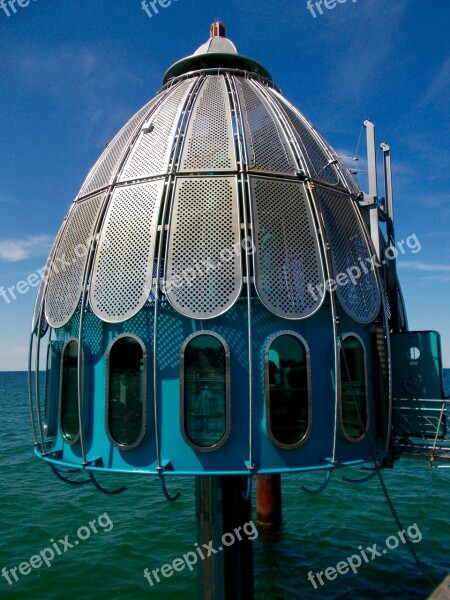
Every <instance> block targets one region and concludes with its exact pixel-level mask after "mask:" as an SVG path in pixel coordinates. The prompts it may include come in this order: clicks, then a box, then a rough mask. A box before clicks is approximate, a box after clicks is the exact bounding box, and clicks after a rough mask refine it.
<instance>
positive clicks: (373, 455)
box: [337, 321, 437, 588]
mask: <svg viewBox="0 0 450 600" xmlns="http://www.w3.org/2000/svg"><path fill="white" fill-rule="evenodd" d="M337 328H338V332H339V338H340V340H341V341H342V340H343V338H342V331H341V326H340V323H339V321H338V322H337ZM341 351H342V356H343V359H344V365H345V370H346V373H347V378H348V381H349V383H350V389H351V392H352V397H353V401H354V403H355V407H356V412H357V414H358V419H359V421H360V424H361V429H362V431H363V435H364V439H365V441H366V443H367V447H368V449H369V454H370V457H371V459H372V460H373V464H374V467H375V469H376V472H377V475H378V479H379V481H380V485H381V489H382V490H383V493H384V496H385V498H386V502H387V504H388V506H389V509H390V511H391V514H392V516H393V518H394V520H395V522H396V524H397V526H398V528H399V531H402V530H404V529H405V528H404V527H403V525H402V522H401V521H400V517H399V516H398V513H397V511H396V509H395V507H394V503H393V502H392V499H391V496H390V494H389V491H388V489H387V487H386V483H385V481H384V478H383V475H382V474H381V468H380V465H379V464H378V460H377V458H376V453H375V449H374V447H373V445H372V442H371V441H370V438H369V436H368V435H367V431H366V427H365V425H364V422H363V419H362V416H361V412H360V410H359V406H358V402H357V400H356V395H355V390H354V388H353V381H352V378H351V376H350V369H349V366H348V361H347V355H346V353H345V347H344V345H343V344H342V343H341ZM404 539H405V541H406V546H407V547H408V550H409V551H410V553H411V555H412V557H413V558H414V560H415V562H416V564H417V566H418V567H419V569H420V570H421V571H422V573H423V575H424V576H425V578H426V579H427V581H428V582H429V583H430V585H431V586H432V587H433V588H434V587H436V585H437V583H436V582H435V581H433V579H432V577H431V575H430V574H429V572H428V567H427V565H426V564H425V563H424V562H422V561H421V560H420V558H419V556H418V555H417V552H416V551H415V549H414V547H413V545H412V543H411V540H410V539H409V538H408V537H405V538H404Z"/></svg>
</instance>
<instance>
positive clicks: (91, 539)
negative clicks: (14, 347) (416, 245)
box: [0, 373, 450, 600]
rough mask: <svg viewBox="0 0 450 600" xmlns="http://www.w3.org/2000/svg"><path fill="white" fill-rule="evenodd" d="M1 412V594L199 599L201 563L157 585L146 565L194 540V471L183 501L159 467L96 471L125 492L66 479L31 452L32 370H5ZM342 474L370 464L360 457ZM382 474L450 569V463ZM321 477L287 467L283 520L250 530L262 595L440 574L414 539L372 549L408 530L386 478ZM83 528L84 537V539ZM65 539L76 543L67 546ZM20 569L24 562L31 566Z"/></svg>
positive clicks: (427, 545) (50, 598)
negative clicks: (167, 495) (158, 474)
mask: <svg viewBox="0 0 450 600" xmlns="http://www.w3.org/2000/svg"><path fill="white" fill-rule="evenodd" d="M449 379H450V376H448V379H447V380H449ZM0 415H1V427H0V468H1V472H0V473H1V474H0V484H1V499H0V507H1V512H0V514H1V525H0V569H2V568H3V567H5V568H6V570H7V573H9V578H10V580H11V581H12V584H11V585H9V583H8V581H7V579H6V578H5V577H4V576H2V577H0V598H5V599H7V600H10V599H11V600H41V599H42V600H63V599H66V598H69V597H70V598H78V599H81V600H91V599H92V600H94V599H97V600H107V599H110V598H119V599H120V598H123V599H124V600H140V599H147V598H148V599H150V600H151V599H152V598H154V599H157V600H175V599H182V600H191V599H192V600H195V598H196V597H197V596H196V594H197V580H196V577H197V571H196V568H195V567H194V568H193V570H192V571H189V570H188V569H184V570H183V571H182V572H174V574H173V575H172V576H171V577H169V578H164V577H162V578H161V582H160V583H155V584H154V585H153V587H151V586H150V584H149V583H148V581H147V580H146V579H145V578H144V574H143V572H144V569H145V568H148V569H149V570H150V571H152V570H153V569H157V568H161V566H162V565H164V564H166V563H172V562H173V560H174V559H176V558H178V557H181V556H183V554H185V553H187V552H189V551H192V550H193V547H194V543H195V542H196V522H195V499H194V481H193V478H179V479H178V478H176V479H173V478H171V479H169V481H168V487H169V490H170V492H171V493H172V494H173V493H175V492H181V498H180V499H179V500H178V502H175V503H168V502H166V501H165V500H164V498H163V495H162V493H161V491H160V487H159V483H158V481H157V480H156V479H155V478H150V477H147V478H142V477H135V476H120V477H119V476H107V475H103V476H99V479H100V481H101V483H102V484H103V485H104V486H105V487H107V488H110V489H113V488H116V487H120V486H123V485H125V486H126V487H127V490H126V491H125V492H124V493H122V494H119V495H116V496H106V495H104V494H101V493H100V492H98V491H96V490H95V489H94V487H93V486H91V485H85V486H77V487H75V486H70V485H67V484H65V483H63V482H61V481H59V480H57V479H56V477H55V476H54V475H53V474H52V473H51V471H50V468H49V467H48V466H47V465H46V464H44V463H43V462H41V461H39V460H38V459H37V458H35V456H34V454H33V450H32V448H33V440H32V437H31V427H30V424H29V416H28V407H27V376H26V374H25V373H0ZM345 474H346V475H348V476H352V477H355V478H356V477H359V476H361V473H360V472H358V470H356V469H351V470H348V469H347V470H346V471H345ZM383 476H384V479H385V481H386V485H387V487H388V489H389V491H390V494H391V497H392V500H393V502H394V505H395V507H396V509H397V511H398V513H399V516H400V519H401V521H402V523H403V526H404V527H405V529H408V527H410V528H412V527H413V526H415V529H410V531H411V532H417V531H419V532H420V537H421V539H420V541H417V542H416V543H415V544H414V545H413V546H414V549H415V550H416V552H417V554H418V555H419V557H420V559H421V560H422V561H423V562H424V563H426V565H427V566H428V568H429V571H430V574H431V576H432V578H433V579H434V580H436V582H438V581H440V580H442V579H443V578H444V577H445V576H446V575H447V574H448V572H449V571H450V527H449V516H448V515H449V496H450V469H448V470H447V469H431V468H429V466H428V464H427V462H426V461H412V460H402V461H398V462H397V463H396V464H395V467H394V469H392V470H388V469H385V470H384V471H383ZM322 481H323V474H320V473H317V474H311V475H308V476H303V475H302V476H298V475H296V476H283V484H282V485H283V488H282V489H283V527H282V530H281V532H279V533H278V534H276V535H275V536H267V535H263V534H262V533H261V534H260V535H259V537H258V538H257V539H256V540H255V541H254V542H253V544H254V559H255V585H256V598H257V600H292V599H297V598H299V599H300V598H301V599H306V600H308V599H317V600H319V599H321V598H324V599H327V600H328V599H330V600H331V599H338V598H339V599H349V600H350V599H351V600H358V599H362V600H363V599H364V600H365V599H372V598H373V599H377V600H378V599H380V598H383V599H386V600H389V599H391V598H392V599H393V598H397V599H398V598H400V599H402V600H403V599H404V600H419V599H420V600H422V599H425V598H427V597H428V595H429V593H430V592H431V589H432V588H431V585H430V584H429V582H428V581H427V580H426V578H425V577H424V575H423V574H422V572H421V571H420V570H419V569H418V567H417V565H416V564H415V562H414V560H413V559H412V557H411V554H410V553H409V552H408V550H407V548H406V545H405V544H403V543H401V541H400V543H399V545H398V547H397V548H395V549H392V550H389V551H388V552H386V553H385V554H382V553H380V554H381V555H380V556H376V557H374V558H373V560H372V555H371V553H370V551H369V550H364V549H367V548H373V547H374V544H377V546H376V548H377V549H378V550H377V552H379V551H380V550H381V549H382V548H385V547H386V546H385V540H386V539H387V538H388V537H389V536H396V538H397V539H399V536H398V527H397V525H396V523H395V521H394V519H393V517H392V515H391V513H390V510H389V508H388V506H387V503H386V501H385V498H384V496H383V493H382V491H381V489H380V484H379V481H378V480H377V478H375V479H373V480H372V481H370V482H368V483H366V484H360V485H357V484H351V483H346V482H345V481H343V480H342V472H339V473H335V474H334V475H333V478H332V480H331V483H330V485H329V486H328V488H327V489H326V491H325V492H323V493H322V494H320V495H318V496H311V495H308V494H305V493H303V492H302V490H301V485H302V484H304V485H307V486H308V487H311V488H313V487H318V486H319V485H320V483H321V482H322ZM253 501H254V499H253ZM109 522H110V523H111V525H109ZM89 523H94V529H95V530H96V533H95V532H94V529H93V528H92V526H90V525H89ZM80 528H81V529H80ZM78 531H81V532H83V537H85V538H86V539H85V540H84V541H81V540H80V541H79V544H78V545H75V544H74V543H73V542H74V539H78V538H77V532H78ZM88 534H89V535H88ZM66 536H68V537H66ZM418 537H419V536H418V535H416V540H417V539H418ZM59 540H62V541H59ZM66 540H71V546H72V547H66V544H65V541H66ZM53 544H56V545H57V548H58V549H59V552H60V553H61V554H58V552H57V550H56V547H55V546H53ZM391 544H392V545H395V542H394V541H393V538H391ZM360 547H361V548H362V551H363V552H365V553H366V556H367V558H368V562H365V560H364V559H361V562H362V565H361V566H360V567H359V568H358V569H357V573H356V574H354V573H352V571H350V572H349V573H346V574H342V575H339V574H338V575H337V576H336V578H335V579H334V580H332V581H329V580H328V579H326V578H324V576H322V580H323V582H324V584H323V585H321V584H320V582H318V580H317V578H316V579H315V582H316V585H317V589H315V587H314V585H313V583H312V582H311V581H309V580H308V573H309V572H310V571H312V572H313V574H316V573H320V572H324V571H325V569H327V568H329V567H336V565H337V564H338V563H339V562H341V561H345V560H346V559H347V557H349V556H352V555H359V556H360V557H362V556H363V555H362V551H361V549H360ZM46 548H47V549H52V548H53V553H54V554H55V558H54V559H52V560H48V562H49V563H50V566H47V565H46V564H45V563H43V565H42V566H41V567H40V568H34V569H31V571H30V572H29V573H28V574H25V575H23V574H21V573H20V571H19V569H16V571H15V573H16V576H17V577H18V579H19V580H18V581H15V580H14V578H13V577H12V575H11V569H13V568H14V567H18V566H19V565H20V564H21V563H24V562H29V560H30V558H31V557H32V556H36V555H40V552H41V551H44V554H45V549H46ZM47 556H48V557H50V553H49V552H47ZM35 560H37V559H35ZM354 561H356V559H354ZM35 564H38V562H36V563H35ZM22 570H23V572H24V573H26V572H27V568H26V566H22ZM342 570H344V569H342Z"/></svg>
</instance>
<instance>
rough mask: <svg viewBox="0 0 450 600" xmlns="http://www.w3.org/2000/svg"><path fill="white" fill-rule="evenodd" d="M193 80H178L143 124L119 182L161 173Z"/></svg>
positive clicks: (164, 168) (165, 164)
mask: <svg viewBox="0 0 450 600" xmlns="http://www.w3.org/2000/svg"><path fill="white" fill-rule="evenodd" d="M195 81H196V79H194V80H193V79H189V80H186V81H183V82H181V83H180V84H179V85H178V86H177V87H176V88H175V89H174V90H173V91H172V92H171V93H170V95H169V96H167V98H165V100H164V102H163V104H161V106H160V107H159V108H158V109H157V110H156V111H155V112H154V114H153V115H151V117H150V119H149V120H148V121H147V122H146V123H145V124H144V125H143V127H142V131H141V133H140V135H139V138H138V140H137V142H136V144H135V146H134V149H133V150H132V152H131V154H130V156H129V157H128V159H127V162H126V164H125V166H124V169H123V172H122V174H121V175H120V177H119V181H128V180H132V179H140V178H143V177H151V176H152V175H163V174H165V172H166V171H167V168H168V164H169V159H170V155H171V152H172V145H173V139H174V136H175V133H176V131H177V126H178V121H179V117H180V114H181V112H182V110H183V108H184V104H185V101H186V97H187V95H188V94H189V92H190V90H191V89H192V86H193V85H194V82H195Z"/></svg>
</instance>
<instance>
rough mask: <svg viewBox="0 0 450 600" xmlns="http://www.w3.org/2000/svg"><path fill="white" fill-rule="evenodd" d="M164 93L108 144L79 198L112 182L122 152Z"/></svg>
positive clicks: (136, 115)
mask: <svg viewBox="0 0 450 600" xmlns="http://www.w3.org/2000/svg"><path fill="white" fill-rule="evenodd" d="M166 93H167V92H162V93H161V94H159V95H158V96H156V98H154V99H153V100H151V101H150V102H148V104H146V105H145V106H144V107H143V108H141V110H140V111H139V112H138V113H136V114H135V115H134V117H133V118H132V119H130V121H128V123H127V124H126V125H125V126H124V127H123V128H122V129H121V130H120V131H119V133H118V134H117V135H116V136H115V138H114V139H113V140H112V141H111V142H110V143H109V144H108V147H107V148H106V149H105V151H104V152H103V154H102V155H101V156H100V158H99V159H98V161H97V163H96V164H95V165H94V167H93V168H92V170H91V171H90V173H89V175H88V176H87V178H86V181H85V183H84V184H83V187H82V188H81V191H80V194H79V197H80V198H81V197H82V196H86V195H87V194H90V193H92V192H95V191H96V190H99V189H101V188H103V187H105V186H107V185H109V184H110V183H111V182H112V180H113V178H114V176H115V175H116V171H117V169H118V168H119V164H120V161H121V159H122V156H123V154H124V151H127V149H128V147H129V145H130V143H131V141H132V140H133V138H134V137H135V135H136V134H137V132H138V130H139V128H140V126H141V124H142V122H143V121H144V120H145V119H146V117H147V115H148V114H149V112H150V111H151V110H152V109H153V108H154V107H155V106H156V105H157V104H158V102H159V101H160V99H161V98H163V97H164V95H165V94H166Z"/></svg>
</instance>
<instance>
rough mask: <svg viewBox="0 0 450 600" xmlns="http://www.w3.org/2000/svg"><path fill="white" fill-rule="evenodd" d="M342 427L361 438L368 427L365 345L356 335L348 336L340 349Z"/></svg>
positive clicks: (349, 435)
mask: <svg viewBox="0 0 450 600" xmlns="http://www.w3.org/2000/svg"><path fill="white" fill-rule="evenodd" d="M340 371H341V414H342V428H343V430H344V433H345V435H346V436H347V437H349V438H351V439H352V440H359V439H360V438H361V436H362V435H363V434H364V431H366V429H367V423H368V411H367V388H366V360H365V352H364V346H363V344H362V343H361V341H360V340H359V339H358V338H357V337H356V336H354V335H348V336H346V337H345V338H344V339H343V341H342V343H341V350H340Z"/></svg>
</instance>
